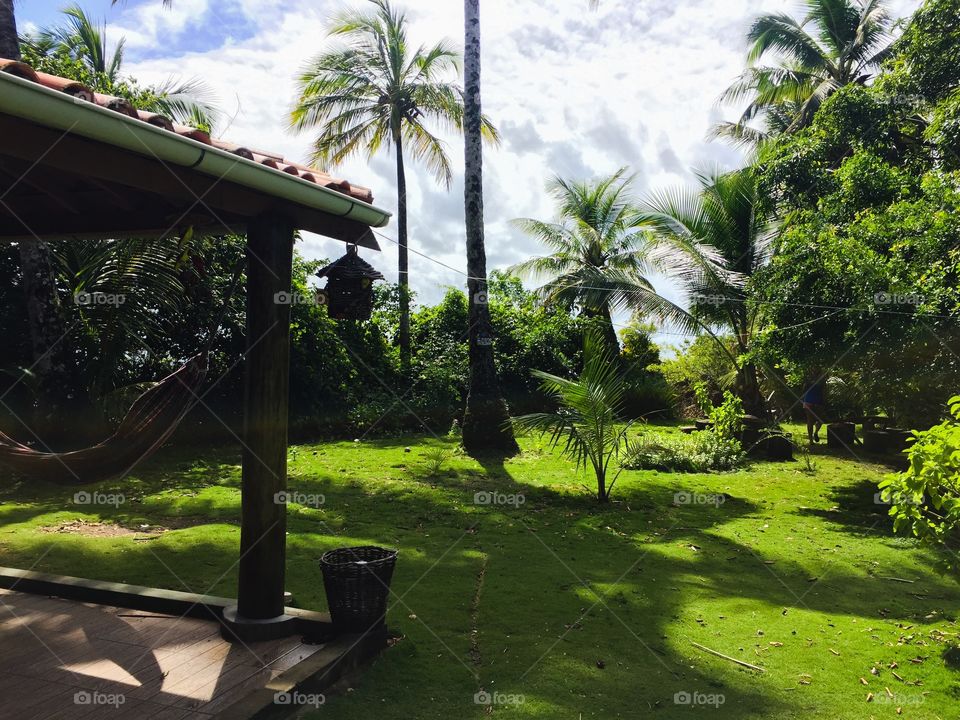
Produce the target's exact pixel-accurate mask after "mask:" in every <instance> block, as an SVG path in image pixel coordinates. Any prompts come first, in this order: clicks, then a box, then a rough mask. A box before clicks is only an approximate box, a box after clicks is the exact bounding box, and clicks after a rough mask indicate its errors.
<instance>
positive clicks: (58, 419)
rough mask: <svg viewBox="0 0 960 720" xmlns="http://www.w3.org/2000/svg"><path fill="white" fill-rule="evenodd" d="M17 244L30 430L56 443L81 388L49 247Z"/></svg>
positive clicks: (40, 243)
mask: <svg viewBox="0 0 960 720" xmlns="http://www.w3.org/2000/svg"><path fill="white" fill-rule="evenodd" d="M0 2H2V0H0ZM18 245H19V251H20V272H21V276H22V282H23V294H24V301H25V304H26V306H27V326H28V328H29V332H30V348H31V351H32V353H33V365H32V368H31V369H32V372H33V373H34V374H35V375H36V376H37V379H38V380H39V393H38V397H37V406H36V407H35V410H34V413H33V418H32V422H33V425H34V427H33V430H34V432H36V433H38V434H39V436H40V437H41V438H42V439H43V440H44V442H48V438H49V442H53V443H56V442H57V441H58V440H59V439H60V438H59V437H58V433H59V431H61V430H63V429H64V427H65V426H64V423H63V417H62V414H63V412H64V411H65V409H66V408H69V407H72V408H78V407H82V406H83V405H84V403H85V400H86V398H85V397H81V394H82V391H81V389H80V388H79V387H77V386H76V383H75V382H74V381H75V378H74V377H73V376H72V373H71V371H70V370H71V368H70V364H69V362H68V353H67V351H66V348H67V343H68V342H69V339H68V338H67V337H66V330H65V325H64V322H63V316H62V315H61V312H60V302H59V300H58V298H57V289H56V282H55V280H54V275H53V263H52V260H51V253H50V247H49V246H48V245H47V243H46V242H44V241H43V240H40V239H39V238H35V239H33V240H24V241H22V242H20V243H19V244H18Z"/></svg>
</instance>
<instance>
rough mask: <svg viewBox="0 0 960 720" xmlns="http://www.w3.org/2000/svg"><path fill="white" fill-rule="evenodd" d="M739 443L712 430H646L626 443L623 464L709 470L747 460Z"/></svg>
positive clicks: (639, 467) (733, 466) (635, 467)
mask: <svg viewBox="0 0 960 720" xmlns="http://www.w3.org/2000/svg"><path fill="white" fill-rule="evenodd" d="M744 460H745V454H744V452H743V447H742V446H741V445H740V443H739V442H738V441H737V440H735V439H733V438H726V437H723V436H722V435H720V434H719V433H717V432H714V431H712V430H703V431H701V432H695V433H691V434H690V435H668V434H665V433H646V434H644V435H642V436H641V437H640V438H639V439H637V440H634V441H631V442H630V443H628V445H627V450H626V453H625V458H624V461H623V467H625V468H627V469H629V470H662V471H664V472H708V471H710V470H734V469H736V468H738V467H741V466H742V465H743V464H744Z"/></svg>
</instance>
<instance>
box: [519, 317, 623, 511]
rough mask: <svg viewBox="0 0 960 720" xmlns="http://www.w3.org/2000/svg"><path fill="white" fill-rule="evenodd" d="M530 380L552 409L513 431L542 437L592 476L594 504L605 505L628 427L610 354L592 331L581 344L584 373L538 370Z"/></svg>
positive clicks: (530, 417)
mask: <svg viewBox="0 0 960 720" xmlns="http://www.w3.org/2000/svg"><path fill="white" fill-rule="evenodd" d="M533 374H534V376H535V377H536V378H538V379H539V380H540V381H541V387H542V388H543V391H544V392H546V393H547V394H548V395H550V396H551V397H552V398H553V399H554V401H555V402H556V404H557V408H558V409H557V410H556V411H554V412H546V413H531V414H529V415H521V416H520V417H517V418H514V421H513V423H514V427H516V428H517V431H518V432H531V433H536V434H539V435H540V436H545V437H547V438H548V442H549V443H550V445H551V446H552V447H559V448H560V449H561V451H562V452H563V454H564V455H566V456H568V457H570V458H572V459H573V460H574V461H576V463H577V465H578V466H579V467H582V468H583V469H585V470H586V469H587V468H590V469H591V470H592V471H593V474H594V476H595V478H596V483H597V500H599V501H600V502H601V503H606V502H609V500H610V493H611V492H612V491H613V487H614V485H615V484H616V482H617V478H618V477H619V476H620V473H621V472H622V468H621V466H620V461H621V459H622V458H623V454H624V451H625V450H626V447H627V438H628V434H629V430H630V427H631V423H629V422H628V423H624V422H623V421H622V419H621V418H622V411H623V404H624V397H625V395H626V393H627V390H628V385H627V382H626V379H625V378H624V376H623V374H622V373H621V371H620V367H619V365H618V363H616V362H615V356H614V355H613V354H612V353H611V352H610V348H609V346H608V345H607V343H606V341H605V340H604V338H603V337H602V336H601V335H600V334H599V333H597V332H596V331H591V332H589V333H588V334H587V338H586V342H585V343H584V363H583V372H581V373H580V376H579V377H578V378H576V379H573V380H570V379H567V378H562V377H558V376H556V375H552V374H550V373H546V372H543V371H540V370H535V371H534V373H533Z"/></svg>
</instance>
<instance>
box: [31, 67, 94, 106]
mask: <svg viewBox="0 0 960 720" xmlns="http://www.w3.org/2000/svg"><path fill="white" fill-rule="evenodd" d="M34 82H38V83H40V84H41V85H44V86H46V87H48V88H53V89H54V90H59V91H60V92H65V93H66V94H67V95H73V96H74V97H75V98H79V99H81V100H86V101H87V102H94V100H95V98H96V93H94V92H93V90H91V89H90V88H88V87H87V86H86V85H84V84H83V83H78V82H76V81H75V80H68V79H67V78H62V77H57V76H56V75H47V73H42V72H38V73H36V79H35V80H34Z"/></svg>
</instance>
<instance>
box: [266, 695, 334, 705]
mask: <svg viewBox="0 0 960 720" xmlns="http://www.w3.org/2000/svg"><path fill="white" fill-rule="evenodd" d="M325 702H327V698H326V696H325V695H322V694H320V693H302V692H297V691H294V692H278V693H274V694H273V704H274V705H290V706H293V705H296V706H299V707H305V706H310V707H315V708H318V707H320V706H321V705H323V704H324V703H325Z"/></svg>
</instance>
